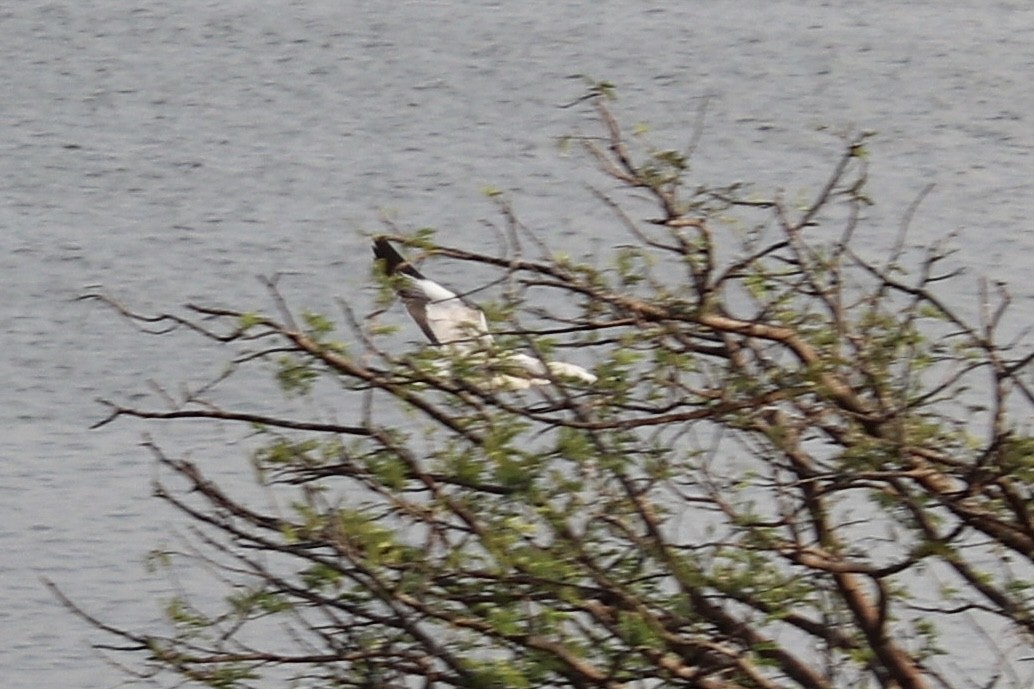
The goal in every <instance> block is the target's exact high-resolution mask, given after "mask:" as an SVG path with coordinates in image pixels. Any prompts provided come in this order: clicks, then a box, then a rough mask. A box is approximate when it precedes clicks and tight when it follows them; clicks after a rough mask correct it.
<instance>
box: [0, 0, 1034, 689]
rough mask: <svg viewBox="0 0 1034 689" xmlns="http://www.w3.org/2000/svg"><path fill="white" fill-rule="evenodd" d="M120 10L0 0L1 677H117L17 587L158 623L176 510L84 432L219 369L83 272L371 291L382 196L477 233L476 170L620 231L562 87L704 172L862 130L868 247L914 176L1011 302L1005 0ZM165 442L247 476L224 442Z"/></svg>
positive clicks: (1012, 17) (1023, 92) (132, 454)
mask: <svg viewBox="0 0 1034 689" xmlns="http://www.w3.org/2000/svg"><path fill="white" fill-rule="evenodd" d="M135 4H136V5H138V6H139V7H138V8H137V9H135V10H127V9H126V8H127V7H128V6H129V4H127V3H122V2H116V1H115V0H93V1H90V0H84V1H83V2H77V3H53V2H36V1H33V0H25V1H23V2H17V3H8V4H7V5H6V6H5V7H4V8H2V9H0V80H2V83H3V86H4V95H3V98H2V99H0V122H2V125H3V126H2V132H3V134H2V136H0V199H2V201H3V203H2V204H0V262H2V265H0V274H2V276H3V277H2V283H0V284H2V285H3V300H2V302H0V304H2V306H0V321H2V326H3V327H2V329H0V333H2V334H0V336H2V337H3V341H2V345H3V346H2V351H3V352H4V354H5V356H4V357H2V358H0V375H2V379H3V380H4V381H6V393H5V395H4V398H3V404H2V405H0V412H2V414H3V418H2V423H3V429H4V433H3V439H2V441H0V460H2V464H0V510H2V517H3V518H2V520H0V581H2V582H3V585H2V586H0V628H2V629H3V638H2V641H0V668H2V670H3V676H4V685H5V686H9V687H15V686H25V687H30V686H31V687H44V688H45V687H54V688H59V687H60V688H62V689H63V688H66V687H80V688H94V687H108V686H114V685H116V684H117V683H118V682H119V681H120V679H121V675H120V674H119V673H118V671H116V670H115V669H114V668H112V667H110V666H108V665H106V664H105V663H104V662H103V661H102V659H101V658H100V657H98V656H97V655H96V654H95V653H93V652H92V651H90V650H89V649H88V647H87V642H88V640H89V639H90V638H92V637H91V634H90V631H89V630H88V629H87V628H85V626H84V625H82V624H80V623H79V622H78V621H76V620H74V619H71V618H70V617H69V615H67V614H66V613H65V612H64V611H63V610H62V609H61V608H60V607H59V606H58V604H57V603H56V602H55V600H54V599H53V597H52V596H51V595H50V594H49V593H47V591H46V590H45V589H44V588H43V586H42V585H41V583H40V577H41V576H45V577H47V578H50V579H52V580H54V581H56V582H57V583H58V584H60V585H61V586H62V587H63V588H64V589H65V590H66V591H67V592H68V593H69V594H70V595H72V596H74V597H75V598H76V600H77V601H79V602H80V603H82V604H83V605H84V606H86V607H88V608H89V609H90V610H91V611H93V612H95V613H97V614H98V615H100V616H102V617H105V618H106V619H109V620H112V621H117V622H123V623H126V624H130V625H132V624H144V623H146V622H148V621H149V620H152V619H155V618H156V617H157V616H158V614H159V611H158V607H157V605H156V604H153V603H151V602H150V600H151V599H157V598H160V597H161V596H163V595H167V591H168V584H167V582H165V581H164V580H163V579H157V578H152V577H151V576H150V575H148V574H147V573H146V572H145V570H144V568H143V566H142V564H141V562H142V557H143V555H144V553H145V552H146V551H147V550H148V549H149V548H152V547H154V546H155V545H157V544H158V543H159V542H161V541H162V540H163V539H166V538H167V531H168V528H169V523H170V522H171V521H172V517H173V515H172V514H171V513H170V512H169V511H168V509H167V508H165V507H163V506H162V505H161V504H160V503H158V502H157V501H155V500H153V499H151V498H150V497H149V493H150V484H151V481H152V480H153V479H154V477H155V469H154V465H153V462H152V461H151V459H150V456H149V455H148V454H147V452H146V451H145V450H144V449H143V448H141V447H139V445H138V444H139V442H140V439H141V433H142V432H143V431H145V430H147V429H146V428H144V427H141V426H139V425H134V424H131V423H125V424H116V425H114V426H108V427H105V428H103V429H100V430H97V431H89V430H87V428H88V426H89V425H90V424H91V423H93V422H94V421H96V420H98V419H99V418H101V417H102V416H103V410H102V409H101V408H100V407H99V406H98V405H97V404H96V403H95V402H94V399H95V398H96V397H112V396H114V397H121V398H123V399H126V398H129V397H130V396H131V395H133V394H135V393H141V392H146V389H147V388H146V384H145V383H146V381H147V380H152V379H153V380H158V381H164V382H165V383H170V384H173V385H175V384H176V383H177V382H178V381H197V380H201V379H203V378H204V376H205V375H206V374H208V373H211V371H212V369H211V367H212V365H213V364H212V360H209V359H206V358H205V356H204V355H205V354H206V352H205V351H204V350H198V349H182V348H181V346H182V345H183V344H184V343H185V342H187V340H181V339H173V340H169V341H164V340H157V339H154V338H144V337H142V336H141V335H140V334H138V333H136V332H135V331H133V330H132V329H131V328H129V327H128V326H127V325H126V324H124V323H121V322H119V321H118V320H117V319H116V318H114V317H113V316H112V315H111V314H110V313H108V312H105V311H103V310H101V309H99V308H97V307H96V306H92V305H90V304H86V303H83V302H76V301H74V298H75V297H76V296H77V295H79V294H81V293H83V291H84V290H85V289H87V287H88V286H90V285H96V284H102V285H104V286H105V288H107V289H108V290H110V291H111V292H113V293H115V294H117V295H119V296H120V297H123V298H125V299H126V300H127V301H130V302H132V303H133V304H135V305H139V306H141V307H144V308H147V307H153V308H157V307H163V306H164V307H172V306H174V305H177V304H181V303H183V302H186V301H191V300H194V301H203V302H206V303H219V304H235V305H240V306H242V307H248V306H251V305H256V306H264V305H265V304H266V300H265V299H266V298H265V295H264V293H263V291H262V288H261V286H260V285H259V284H258V282H257V281H256V280H255V279H254V276H256V275H258V274H269V273H272V272H273V271H276V270H283V271H290V272H291V274H290V275H289V276H288V277H287V278H285V282H284V285H285V289H286V291H288V292H289V294H290V296H291V298H292V300H293V301H294V302H295V303H297V304H300V305H304V306H308V307H310V308H313V309H326V310H331V309H333V303H334V299H335V298H338V297H342V298H346V299H348V300H350V301H354V302H356V303H357V304H358V305H359V306H360V307H362V306H363V305H364V304H365V305H368V304H369V300H370V299H371V297H372V295H371V294H370V292H369V291H368V290H366V289H365V287H364V281H365V276H366V275H367V273H368V265H369V250H368V248H367V246H366V240H364V239H363V238H362V236H361V234H360V231H361V230H373V229H376V228H377V227H378V226H379V225H378V223H379V220H378V218H379V216H380V214H381V213H390V214H393V215H394V216H395V217H397V218H398V219H399V221H400V222H401V223H402V224H403V225H404V226H407V227H420V226H432V227H437V228H439V229H440V230H441V232H442V233H443V234H442V236H443V237H444V238H446V239H447V240H448V242H449V243H453V244H459V245H462V244H464V243H474V242H483V241H485V240H484V239H483V238H482V234H483V233H484V232H485V230H484V225H483V223H482V222H481V221H482V220H483V219H485V218H492V217H493V211H492V209H491V207H490V205H489V204H488V203H487V202H486V201H485V199H484V196H483V190H484V189H485V188H486V187H498V188H502V189H507V190H512V191H513V198H514V201H515V203H516V206H517V208H518V210H519V212H520V213H521V215H522V217H523V218H524V219H525V220H526V221H527V222H528V224H529V225H531V226H533V227H535V228H537V229H539V230H540V231H542V232H543V234H544V235H545V236H547V237H549V238H550V239H551V241H553V242H554V243H555V244H556V245H557V246H560V247H564V248H566V249H567V250H570V251H589V250H591V249H592V248H594V247H606V246H608V245H610V244H612V243H615V242H616V241H619V240H621V241H623V238H619V237H618V236H617V234H616V232H618V231H619V228H616V227H615V226H614V224H613V223H609V224H608V223H601V222H599V218H601V217H605V215H601V214H600V213H599V212H597V210H596V208H595V206H594V205H593V203H592V202H591V200H590V197H589V195H588V193H587V192H586V190H585V187H584V182H586V181H595V182H596V183H600V181H601V180H600V178H599V177H598V176H596V175H594V174H593V173H592V171H591V169H590V166H589V165H588V164H587V163H586V162H585V161H581V160H579V159H577V158H576V157H564V156H562V155H560V153H559V152H558V150H557V147H556V145H555V139H556V137H559V136H561V135H563V134H567V133H571V132H576V131H581V132H585V131H590V127H591V122H590V120H589V113H588V112H587V111H585V110H584V109H578V108H561V107H559V106H560V105H562V104H564V103H567V102H570V101H571V100H573V99H574V98H575V97H577V96H578V95H580V93H581V89H582V88H583V85H582V83H581V82H580V81H578V80H577V79H572V78H571V77H572V75H578V74H588V75H591V76H593V77H596V78H601V79H608V80H610V81H612V82H614V83H615V84H616V85H617V86H618V89H619V94H620V100H619V102H618V104H617V108H618V112H619V114H620V115H621V116H622V117H623V119H625V121H627V122H628V123H630V124H631V123H633V122H638V121H643V122H648V123H649V124H650V125H651V128H652V130H653V134H652V136H653V137H654V139H655V140H656V141H658V142H659V143H661V144H664V145H667V146H671V147H679V146H681V145H683V144H684V143H685V141H686V140H687V139H688V136H689V132H690V129H691V127H692V123H693V121H694V119H695V117H696V113H697V112H698V111H699V109H700V106H701V103H702V102H704V101H705V100H706V102H707V104H708V107H707V114H706V121H705V128H704V131H703V136H702V138H701V140H700V144H699V146H698V149H697V153H696V157H695V158H694V161H693V172H694V175H695V176H696V178H697V179H699V180H700V181H703V182H708V183H714V184H717V183H725V182H731V181H734V180H746V181H755V182H757V183H758V185H759V187H760V188H761V189H766V190H773V189H777V188H782V189H786V190H787V192H788V193H798V192H799V191H800V190H808V189H811V190H814V189H815V188H816V186H817V185H818V183H819V181H820V180H821V178H822V174H823V173H824V172H825V171H826V170H828V168H829V164H830V163H831V157H832V155H833V154H834V153H835V152H836V150H837V144H836V141H835V139H834V138H833V137H832V136H830V135H829V134H828V133H826V132H821V131H819V127H820V126H828V127H832V128H833V129H845V128H850V127H853V128H856V129H872V130H876V131H877V132H878V133H879V137H878V138H877V139H876V141H875V143H874V144H873V146H872V154H873V158H872V159H873V164H872V175H873V182H872V193H873V196H874V198H875V199H876V201H877V205H876V206H875V207H874V208H873V209H872V217H873V222H872V223H870V224H867V225H866V228H867V230H866V231H867V232H869V233H870V236H868V237H863V238H862V239H863V243H864V244H865V246H866V247H868V248H869V250H871V251H874V252H878V251H879V248H880V247H881V246H885V245H886V244H887V242H889V240H890V237H891V236H892V235H893V233H894V232H895V230H896V227H897V224H898V221H899V219H900V218H901V217H902V215H903V213H904V211H905V208H906V207H907V206H908V204H909V203H910V202H911V201H912V200H913V199H914V198H915V196H916V194H918V193H919V191H920V190H921V189H922V188H923V187H924V186H925V185H927V184H928V183H931V182H933V183H936V187H935V188H934V190H933V192H932V193H931V194H930V195H929V197H928V198H927V199H926V201H925V203H924V205H923V206H922V208H921V209H920V212H919V214H918V215H917V217H916V219H915V221H914V227H913V234H912V237H913V238H914V239H915V241H917V242H919V243H923V242H929V241H932V240H933V239H934V238H936V237H939V236H941V235H942V234H943V233H945V232H947V231H950V230H959V231H960V232H961V235H960V239H959V246H960V247H962V249H963V251H962V252H961V255H960V260H961V261H962V262H964V263H966V264H968V265H970V266H972V267H973V268H974V275H976V274H986V275H990V276H993V277H995V278H1001V279H1005V280H1008V281H1010V282H1012V283H1013V284H1014V292H1015V294H1016V295H1017V309H1018V312H1017V313H1018V317H1019V318H1021V319H1026V320H1029V317H1030V315H1031V311H1032V309H1031V306H1030V297H1031V294H1032V293H1034V290H1032V289H1031V287H1030V286H1029V281H1028V280H1027V279H1025V278H1027V272H1028V271H1029V268H1028V263H1029V259H1028V256H1027V253H1026V252H1027V251H1028V249H1029V245H1030V243H1031V233H1030V222H1029V220H1028V218H1029V217H1030V216H1031V212H1032V207H1034V193H1032V192H1034V174H1032V173H1034V158H1032V157H1031V152H1032V149H1034V123H1032V121H1031V113H1032V112H1034V90H1032V89H1031V88H1030V76H1031V74H1032V71H1034V70H1032V68H1034V43H1032V42H1031V41H1030V36H1031V35H1034V34H1032V31H1034V10H1032V9H1030V8H1029V5H1028V4H1027V3H1019V2H1015V3H1009V2H997V3H982V4H977V3H952V2H936V3H934V2H930V3H908V4H907V5H906V4H905V3H885V2H826V3H822V4H819V3H791V2H770V3H759V2H715V3H662V2H626V1H618V0H594V1H592V2H589V1H587V0H586V1H583V2H577V1H575V2H567V3H548V2H541V1H538V0H529V1H527V2H524V3H463V2H455V1H444V2H431V3H428V2H395V3H371V2H354V1H345V2H336V1H334V2H331V1H329V0H327V1H315V2H308V3H251V2H241V1H237V2H203V1H201V0H176V2H160V1H154V2H146V3H135ZM974 284H975V281H974V280H973V279H972V278H971V279H970V280H969V281H968V282H966V281H963V282H961V283H959V285H960V286H959V287H958V288H957V289H958V292H957V293H956V295H955V296H957V297H959V298H965V299H972V294H971V290H970V288H971V287H972V286H973V285H974ZM192 357H195V358H192ZM182 430H183V429H182V428H181V431H182ZM200 432H201V431H199V433H200ZM175 440H177V441H178V442H179V443H180V446H181V447H186V448H189V447H191V446H196V448H197V453H198V454H197V455H196V456H195V458H196V459H197V460H198V461H200V462H206V466H207V467H210V468H211V470H213V471H215V472H217V473H219V472H221V475H223V476H226V477H229V478H231V479H232V478H233V477H234V476H236V475H241V474H243V473H244V472H247V471H248V469H247V467H246V464H245V462H244V461H243V458H242V457H241V456H240V455H239V454H235V453H234V452H233V448H230V449H229V450H228V451H225V452H222V453H221V454H220V453H217V452H216V450H213V447H218V446H219V442H218V441H219V439H218V438H216V439H215V441H216V442H214V443H213V439H212V438H210V437H207V436H204V437H201V436H199V437H193V436H190V435H189V434H188V435H187V436H184V437H179V438H176V439H175ZM226 440H232V439H226Z"/></svg>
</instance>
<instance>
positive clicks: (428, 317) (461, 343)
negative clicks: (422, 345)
mask: <svg viewBox="0 0 1034 689" xmlns="http://www.w3.org/2000/svg"><path fill="white" fill-rule="evenodd" d="M374 253H375V254H376V255H377V257H378V258H381V259H382V260H384V261H385V263H386V267H387V270H388V273H389V274H391V273H395V272H397V273H398V274H399V275H400V276H401V278H402V286H401V287H400V288H399V290H398V292H399V296H400V297H401V298H402V302H403V303H404V304H405V306H406V310H407V311H409V314H410V315H411V316H412V317H413V320H415V321H416V323H417V325H419V326H420V329H421V330H423V331H424V334H425V335H427V337H428V339H430V340H431V341H432V342H434V343H435V344H439V345H443V346H447V347H449V348H451V349H453V350H454V351H456V352H458V353H463V354H467V353H472V352H476V351H477V350H478V349H482V350H484V349H490V348H492V346H493V344H494V340H493V339H492V335H491V334H490V333H489V332H488V322H487V321H486V320H485V314H484V313H483V312H482V311H481V309H479V308H478V307H477V306H474V305H473V304H470V303H469V302H467V301H466V300H464V299H463V298H462V297H460V296H459V295H457V294H456V293H455V292H452V291H451V290H449V289H447V288H445V287H443V286H442V285H440V284H438V283H437V282H435V281H434V280H430V279H428V278H426V277H424V276H423V275H422V274H420V273H419V272H418V271H417V270H416V269H415V268H413V267H412V266H410V265H409V264H408V263H406V262H405V260H404V259H403V258H402V257H401V256H400V255H399V254H398V252H397V251H395V249H394V247H392V246H391V245H390V244H389V243H388V242H387V240H385V239H379V240H377V241H376V243H375V248H374ZM497 364H498V367H499V368H501V369H504V370H505V369H514V370H513V371H512V372H511V371H506V372H500V373H496V374H495V375H493V376H492V377H491V378H490V379H489V385H490V386H491V387H493V388H501V389H509V390H523V389H527V388H530V387H534V386H539V385H549V384H550V383H551V382H552V380H553V379H554V378H564V379H572V380H580V381H582V382H585V383H590V384H591V383H595V382H596V380H597V378H596V376H595V375H594V374H592V373H590V372H589V371H588V370H586V369H585V368H583V367H581V366H578V365H577V364H571V363H567V362H564V361H543V360H542V359H539V358H536V357H533V356H530V355H528V354H522V353H517V352H510V353H505V354H502V355H500V356H499V357H498V359H497ZM514 374H518V375H514Z"/></svg>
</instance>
